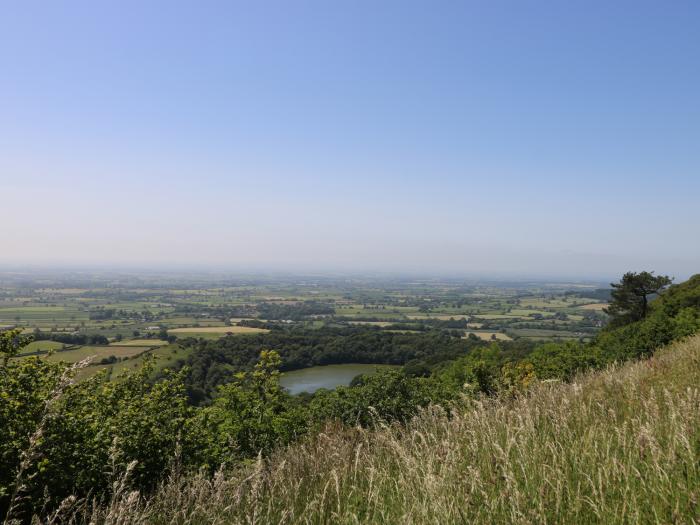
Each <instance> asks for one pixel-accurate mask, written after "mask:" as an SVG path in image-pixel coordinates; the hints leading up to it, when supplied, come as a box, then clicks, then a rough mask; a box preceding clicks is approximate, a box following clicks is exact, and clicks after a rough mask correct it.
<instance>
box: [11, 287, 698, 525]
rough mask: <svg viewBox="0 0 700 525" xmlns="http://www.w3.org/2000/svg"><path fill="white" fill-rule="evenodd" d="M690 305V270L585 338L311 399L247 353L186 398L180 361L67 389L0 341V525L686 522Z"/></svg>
mask: <svg viewBox="0 0 700 525" xmlns="http://www.w3.org/2000/svg"><path fill="white" fill-rule="evenodd" d="M699 299H700V276H695V277H693V278H691V279H690V280H689V281H687V282H685V283H681V284H679V285H675V286H672V287H671V288H669V289H668V290H666V291H664V292H663V293H662V294H661V295H660V296H659V297H658V298H657V299H656V300H655V301H653V303H651V306H650V310H649V313H648V315H647V316H645V317H643V318H641V319H639V320H638V321H636V322H633V323H630V324H627V325H623V326H619V327H608V328H606V329H604V330H603V331H602V332H601V333H600V335H599V336H598V337H596V338H595V339H594V340H593V341H590V342H585V341H565V342H558V343H546V344H542V345H536V346H533V345H532V344H531V343H528V344H527V345H525V346H518V345H517V342H507V343H502V342H490V343H489V342H481V341H479V340H478V339H476V340H474V341H471V342H469V345H468V347H463V346H459V347H455V349H453V350H456V351H454V352H445V349H446V346H445V345H446V344H447V343H450V342H451V341H452V340H453V339H452V338H451V336H449V334H448V335H446V336H445V337H442V336H437V337H426V338H425V341H424V342H425V345H424V347H425V350H426V352H425V356H426V357H429V358H430V359H428V358H426V359H424V360H422V361H421V360H415V359H414V360H413V361H411V362H410V363H408V364H407V365H406V366H405V367H404V368H403V369H391V370H385V371H380V372H377V373H376V374H374V375H369V376H360V377H358V378H355V380H353V383H352V384H351V386H349V387H342V386H341V387H337V388H336V389H335V390H323V389H322V390H319V391H318V392H316V393H314V394H313V395H311V396H291V395H290V394H289V393H288V392H285V391H284V389H283V388H282V387H281V385H280V369H281V368H282V367H283V361H282V358H281V355H280V353H278V352H277V351H275V350H276V349H264V348H263V347H260V348H259V349H258V350H257V351H259V360H258V362H257V363H251V367H250V368H247V369H246V368H242V369H241V368H238V367H237V366H233V365H232V364H228V366H229V367H230V370H229V372H230V374H229V379H228V380H227V382H225V384H222V385H220V386H218V387H217V388H216V389H212V397H211V401H210V402H208V403H207V404H204V405H201V406H194V405H192V404H190V403H188V395H187V374H188V369H187V368H182V369H181V370H179V371H177V372H173V371H164V372H163V374H162V376H161V377H160V379H159V380H153V368H154V365H153V363H152V361H150V360H146V363H145V366H144V367H143V368H142V369H140V370H137V371H132V372H129V373H127V374H126V375H124V376H121V377H120V378H119V379H118V380H116V381H111V380H110V379H109V378H108V377H107V375H106V374H105V373H101V374H96V375H94V376H92V377H90V378H88V379H84V380H82V381H76V380H75V377H76V374H77V373H78V372H80V367H81V366H84V365H85V363H75V364H73V365H70V366H66V365H65V364H62V363H60V362H54V361H52V360H49V359H42V358H40V357H37V356H34V357H31V356H30V357H23V358H21V359H18V358H17V356H18V355H19V354H20V353H21V352H22V351H23V349H24V348H26V346H27V344H28V343H29V341H30V339H31V338H30V337H29V336H26V335H23V334H22V333H21V331H19V330H9V331H4V332H0V401H2V402H1V403H0V516H4V518H5V520H6V522H8V523H14V522H15V521H18V522H20V523H23V522H26V523H29V522H30V521H31V520H32V519H34V520H36V519H39V518H41V519H42V520H43V521H48V522H52V523H87V522H89V523H117V522H118V523H132V522H135V523H139V522H141V523H161V522H162V523H165V522H168V523H203V522H214V523H216V522H220V523H237V522H241V523H242V522H260V523H269V522H281V523H285V522H286V523H300V522H301V523H306V522H309V523H324V522H347V523H356V522H362V523H382V522H384V523H396V522H418V523H421V522H423V523H428V522H430V523H452V522H462V521H467V522H476V523H479V522H482V523H484V522H508V523H513V522H516V523H517V522H522V523H529V522H560V523H565V522H571V521H572V520H575V521H576V522H577V523H581V522H583V523H596V522H597V523H610V522H613V523H614V522H664V523H665V522H697V520H698V516H697V515H696V513H697V511H696V508H697V503H698V494H699V492H698V490H699V489H700V485H699V483H698V456H699V455H700V431H699V430H698V429H700V425H699V424H698V423H700V419H699V417H698V414H699V413H700V403H698V401H699V400H700V395H699V394H698V387H697V385H698V384H700V382H698V379H700V377H699V376H700V366H699V365H700V357H699V356H700V334H698V335H694V334H697V332H698V330H699V329H700V300H699ZM322 335H323V334H322ZM330 335H333V336H334V337H335V335H337V334H335V335H334V334H330ZM340 335H343V336H344V335H346V334H344V333H343V334H340ZM254 337H259V336H254ZM324 337H325V335H324ZM360 341H361V342H364V341H365V339H364V338H360ZM458 341H459V340H458ZM460 345H461V343H460ZM282 346H284V345H281V347H282ZM302 346H304V345H301V346H300V348H301V347H302ZM317 346H318V347H319V351H321V352H323V351H327V348H326V347H327V346H328V345H326V344H325V343H324V344H322V345H316V344H313V345H306V346H305V347H309V348H315V347H317ZM372 346H373V345H371V344H367V345H364V344H363V345H359V346H358V348H365V347H366V348H367V349H370V348H371V347H372ZM664 346H667V348H666V349H664V350H661V351H659V349H660V348H662V347H664ZM387 348H389V347H387ZM392 348H393V349H394V350H399V351H402V350H401V347H400V346H399V347H395V348H394V347H392ZM224 349H225V348H224ZM324 349H325V350H324ZM211 350H212V351H213V352H211V353H210V354H209V355H211V356H212V358H214V357H216V350H217V348H211ZM257 351H256V352H257ZM304 352H305V351H304ZM304 352H301V353H299V355H301V356H303V355H305V353H304ZM404 353H405V352H404ZM436 353H437V354H443V355H444V358H441V359H440V360H437V361H435V360H432V357H433V355H434V354H436ZM406 355H408V354H406ZM640 359H641V360H640ZM621 363H627V364H621ZM108 502H111V503H108ZM105 505H106V506H105ZM32 516H34V518H32ZM43 521H42V522H43Z"/></svg>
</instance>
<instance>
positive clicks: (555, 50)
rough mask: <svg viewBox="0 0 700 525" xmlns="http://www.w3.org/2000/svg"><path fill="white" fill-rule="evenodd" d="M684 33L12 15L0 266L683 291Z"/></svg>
mask: <svg viewBox="0 0 700 525" xmlns="http://www.w3.org/2000/svg"><path fill="white" fill-rule="evenodd" d="M699 20H700V4H698V3H697V2H676V3H673V4H672V5H671V4H658V3H652V2H625V1H623V2H616V3H615V4H614V5H611V3H609V2H566V3H561V4H558V5H552V4H551V3H545V2H533V3H529V4H528V5H527V6H526V5H524V4H522V3H518V2H503V3H494V2H480V3H469V4H468V5H462V4H460V3H454V4H452V3H444V4H441V5H436V4H432V3H421V2H381V3H377V2H333V3H323V2H306V1H304V2H251V3H231V2H205V3H197V4H196V5H195V4H188V3H184V2H149V3H148V4H143V3H141V2H119V3H113V4H107V3H100V4H95V3H91V2H66V3H62V4H61V5H59V4H46V3H38V2H37V3H35V2H12V3H8V4H5V5H4V6H3V8H2V16H1V17H0V64H2V66H3V82H1V83H0V188H1V189H2V195H3V199H2V204H1V205H0V225H1V227H0V228H1V229H0V234H1V237H2V241H1V243H0V267H5V268H7V267H23V266H27V267H42V268H46V267H52V266H53V267H56V266H58V267H82V268H89V267H101V268H102V267H111V268H119V267H123V268H131V269H138V268H173V267H174V268H216V269H229V270H230V271H234V272H235V271H263V272H265V271H279V272H287V273H304V272H319V271H320V272H346V273H356V274H359V273H363V274H366V273H378V274H382V273H392V272H393V273H396V274H402V275H403V274H420V275H454V276H469V275H473V276H476V275H482V276H502V277H506V278H507V277H509V276H521V277H523V278H527V277H535V276H541V277H545V276H551V277H567V278H571V277H576V276H579V277H580V278H585V279H603V280H607V279H609V278H612V277H614V276H619V275H620V274H622V273H623V272H625V271H628V270H635V271H638V270H655V271H657V272H659V273H663V274H670V275H675V276H676V277H677V278H678V279H682V278H686V277H688V276H690V275H692V274H694V273H698V272H700V242H698V233H697V231H698V227H699V226H700V206H699V205H698V196H699V195H700V175H699V174H700V147H698V145H699V144H700V95H699V93H700V38H698V36H697V23H698V21H699ZM693 239H695V240H693Z"/></svg>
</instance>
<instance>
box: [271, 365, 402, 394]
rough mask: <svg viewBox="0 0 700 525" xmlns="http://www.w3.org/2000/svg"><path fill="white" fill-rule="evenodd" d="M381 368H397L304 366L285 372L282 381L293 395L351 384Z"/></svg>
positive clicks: (375, 366) (376, 366) (377, 366)
mask: <svg viewBox="0 0 700 525" xmlns="http://www.w3.org/2000/svg"><path fill="white" fill-rule="evenodd" d="M381 368H395V367H394V366H392V365H365V364H359V363H353V364H348V365H325V366H312V367H310V368H302V369H301V370H293V371H291V372H284V373H283V374H282V379H281V380H280V383H281V384H282V386H283V387H284V388H286V389H287V390H289V393H290V394H292V395H295V394H299V393H301V392H315V391H316V390H318V389H319V388H328V389H333V388H335V387H337V386H340V385H344V386H347V385H349V384H350V381H352V380H353V378H354V377H355V376H357V375H360V374H373V373H374V372H376V371H377V370H378V369H381Z"/></svg>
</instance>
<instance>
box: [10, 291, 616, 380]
mask: <svg viewBox="0 0 700 525" xmlns="http://www.w3.org/2000/svg"><path fill="white" fill-rule="evenodd" d="M182 284H183V283H182V281H177V285H176V284H175V282H174V281H173V282H171V281H168V280H165V281H164V282H158V281H157V279H156V278H153V281H152V282H148V279H144V278H140V279H139V280H138V281H136V282H131V281H129V280H128V279H126V280H125V281H124V282H120V281H118V279H117V278H114V277H110V278H109V279H107V278H105V279H104V280H103V281H100V279H99V278H94V279H93V281H91V283H90V286H86V285H83V284H78V283H75V282H67V283H65V284H64V283H62V282H50V279H47V280H46V282H45V283H44V285H43V286H41V287H38V288H31V287H27V286H24V285H23V284H21V283H19V284H18V283H17V282H13V281H12V280H11V279H10V280H9V281H8V280H7V279H5V281H2V280H0V327H5V328H9V327H19V328H22V329H23V331H24V333H25V334H34V335H35V337H36V339H37V340H36V341H35V342H33V343H31V344H30V345H29V346H28V347H27V348H26V350H25V352H23V355H24V356H25V357H26V356H30V355H39V356H45V358H47V359H51V360H61V361H65V362H69V363H74V362H78V361H81V360H83V359H85V358H87V357H93V356H94V357H93V361H92V364H91V366H89V367H88V370H86V371H84V372H81V373H82V374H91V373H94V372H96V371H98V370H102V369H106V370H108V372H109V373H111V374H115V373H117V374H118V373H119V372H120V371H122V370H126V369H131V368H135V367H137V366H140V363H142V362H143V360H144V359H145V358H146V357H147V356H151V355H152V356H154V357H155V358H156V365H155V366H156V367H157V368H160V367H162V366H167V364H168V363H173V362H174V361H176V360H177V359H183V358H184V357H185V356H186V354H187V351H186V350H185V349H184V348H183V347H182V346H180V345H179V344H178V342H177V341H178V340H182V339H187V338H201V339H207V340H212V339H218V338H220V337H246V336H250V335H255V334H264V333H269V332H270V331H272V330H279V329H289V328H291V327H296V326H300V327H304V328H305V329H312V330H313V329H318V328H321V327H324V326H339V327H342V326H356V327H358V328H360V327H362V328H366V329H368V330H370V329H374V330H386V331H392V332H395V333H412V332H415V331H423V332H425V331H431V330H447V331H449V332H450V333H451V334H452V335H457V336H461V337H468V336H469V335H470V334H473V335H474V336H476V337H479V338H480V339H483V340H489V341H490V340H499V341H507V340H514V339H520V338H523V339H529V340H555V339H582V340H585V339H588V338H590V337H592V336H593V335H594V334H595V333H596V332H597V330H598V329H599V328H600V327H601V326H602V324H603V322H604V321H605V314H604V313H603V312H602V309H603V308H605V306H606V303H605V302H604V301H601V300H600V299H599V298H596V297H595V294H594V293H591V297H586V296H585V291H586V290H590V291H591V292H594V291H595V286H594V285H590V286H588V287H586V286H582V285H579V284H577V285H567V283H555V284H549V283H535V284H524V285H521V284H517V285H514V284H509V285H501V284H497V283H494V284H491V285H480V284H478V283H474V284H469V285H466V284H464V283H451V282H445V283H439V284H436V283H434V282H420V281H407V282H393V283H382V282H377V281H367V282H352V283H349V284H348V283H346V282H345V281H342V280H341V281H330V280H329V281H319V282H316V281H309V282H302V283H297V282H293V281H284V280H281V281H275V282H250V283H240V282H234V281H231V282H225V283H221V284H220V285H217V286H212V284H211V283H210V282H208V281H206V280H202V281H192V282H190V283H185V284H186V286H182ZM572 290H573V291H572Z"/></svg>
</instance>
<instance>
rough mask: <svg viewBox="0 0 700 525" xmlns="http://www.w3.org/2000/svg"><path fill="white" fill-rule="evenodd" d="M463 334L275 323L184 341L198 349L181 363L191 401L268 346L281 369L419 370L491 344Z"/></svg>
mask: <svg viewBox="0 0 700 525" xmlns="http://www.w3.org/2000/svg"><path fill="white" fill-rule="evenodd" d="M461 335H462V332H458V334H457V337H455V336H454V335H452V334H451V333H450V332H449V331H444V330H433V331H429V332H417V333H397V332H390V331H385V330H381V329H379V328H376V327H367V326H351V327H337V328H334V327H324V328H320V329H317V330H314V329H308V328H303V327H288V328H280V327H276V328H275V330H274V331H272V332H270V333H267V334H258V335H254V336H247V337H236V336H232V337H225V338H223V339H219V340H215V341H212V340H201V339H200V340H195V339H189V340H183V341H180V344H181V345H183V346H190V347H191V348H193V351H192V352H191V353H190V355H189V357H188V358H187V359H186V360H185V361H183V362H181V363H179V365H178V367H182V366H186V368H187V373H186V376H185V380H186V385H187V391H188V393H189V395H190V398H191V400H192V402H193V403H195V404H199V403H202V402H206V401H208V400H210V399H211V398H212V396H213V395H214V394H215V393H216V389H217V387H218V386H219V385H221V384H225V383H228V382H229V381H231V379H232V378H233V377H234V376H235V374H236V373H237V372H239V371H241V370H250V369H252V367H253V366H254V364H255V363H256V362H257V360H258V358H259V356H260V353H261V352H262V351H264V350H274V351H276V352H277V353H278V354H279V356H280V358H281V370H282V371H287V370H296V369H299V368H307V367H310V366H317V365H331V364H342V363H371V364H387V365H405V364H407V363H411V365H412V367H413V369H414V370H416V369H425V368H426V367H428V368H429V367H432V366H434V365H435V364H437V363H439V362H442V361H446V360H450V359H454V358H456V357H458V356H460V355H464V354H466V353H468V352H470V351H471V350H472V349H474V348H479V347H484V346H487V345H488V343H486V342H484V341H482V340H480V339H478V338H469V339H462V338H461V337H459V336H461ZM533 346H534V344H533V343H530V342H527V341H521V342H505V343H503V344H502V345H501V347H500V348H501V353H502V354H503V355H504V356H511V357H512V356H522V355H525V354H526V353H527V352H528V351H530V350H531V349H532V348H533Z"/></svg>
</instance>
